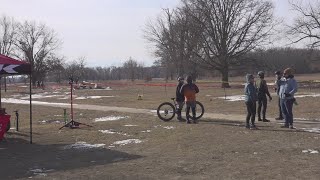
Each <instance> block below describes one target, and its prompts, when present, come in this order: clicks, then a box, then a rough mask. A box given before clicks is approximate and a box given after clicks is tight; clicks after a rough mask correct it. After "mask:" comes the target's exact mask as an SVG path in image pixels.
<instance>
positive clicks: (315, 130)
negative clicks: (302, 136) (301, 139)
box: [301, 128, 320, 133]
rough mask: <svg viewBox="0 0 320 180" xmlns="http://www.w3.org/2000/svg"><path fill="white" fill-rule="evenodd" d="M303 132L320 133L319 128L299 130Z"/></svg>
mask: <svg viewBox="0 0 320 180" xmlns="http://www.w3.org/2000/svg"><path fill="white" fill-rule="evenodd" d="M301 129H302V130H303V131H305V132H311V133H320V129H319V128H301Z"/></svg>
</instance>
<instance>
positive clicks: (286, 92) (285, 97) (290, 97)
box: [277, 68, 298, 129]
mask: <svg viewBox="0 0 320 180" xmlns="http://www.w3.org/2000/svg"><path fill="white" fill-rule="evenodd" d="M283 76H284V77H283V78H281V79H280V80H278V81H277V84H278V86H280V90H279V96H280V104H281V111H282V114H283V116H284V119H285V123H284V125H283V126H281V128H290V129H295V127H294V126H293V112H292V106H293V103H294V101H295V98H294V94H295V93H296V92H297V91H298V84H297V81H296V80H295V79H294V75H293V70H292V69H291V68H287V69H285V70H284V72H283Z"/></svg>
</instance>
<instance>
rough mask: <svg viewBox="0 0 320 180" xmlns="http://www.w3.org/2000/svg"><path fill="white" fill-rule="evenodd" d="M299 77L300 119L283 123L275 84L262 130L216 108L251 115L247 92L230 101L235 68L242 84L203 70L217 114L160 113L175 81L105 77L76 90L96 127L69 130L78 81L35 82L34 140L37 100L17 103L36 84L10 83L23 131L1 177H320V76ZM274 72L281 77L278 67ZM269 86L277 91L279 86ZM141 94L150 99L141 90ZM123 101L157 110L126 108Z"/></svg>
mask: <svg viewBox="0 0 320 180" xmlns="http://www.w3.org/2000/svg"><path fill="white" fill-rule="evenodd" d="M296 79H297V80H298V81H300V89H299V93H298V94H297V96H299V97H298V98H297V101H298V103H299V105H297V106H294V117H295V118H296V119H295V126H296V127H297V129H296V130H287V129H281V128H280V125H281V122H279V121H275V120H274V117H276V116H277V97H276V95H275V94H274V93H273V94H272V96H273V98H274V100H273V101H271V102H270V103H269V104H268V105H269V106H268V110H267V118H268V119H270V120H271V121H272V122H270V123H262V122H258V123H257V125H258V127H259V130H254V131H252V130H246V129H245V128H244V119H236V120H228V119H219V118H215V116H214V115H215V114H226V115H234V116H235V117H239V115H240V117H242V116H244V115H245V105H244V102H243V101H241V100H239V101H229V100H231V99H232V98H234V97H237V96H240V95H243V85H242V84H243V83H244V82H243V79H242V77H236V78H232V79H231V81H232V82H233V83H232V84H231V85H232V88H230V89H226V90H224V89H221V88H219V84H218V83H213V81H215V80H210V81H206V80H199V81H198V85H199V87H200V93H199V94H198V96H197V99H198V100H199V101H201V102H202V103H203V104H204V106H205V113H208V114H212V117H210V118H202V119H201V120H200V122H199V124H191V125H188V124H186V123H181V122H178V121H177V120H176V119H173V120H172V121H170V122H163V121H161V120H159V118H158V117H156V116H155V114H154V113H152V110H155V109H156V108H157V106H158V105H159V104H160V103H161V102H164V101H169V102H170V97H174V95H175V87H174V86H171V85H172V84H173V85H174V84H175V83H176V82H174V81H172V82H168V83H167V86H160V85H163V84H164V82H161V81H157V82H149V83H144V82H135V83H132V82H123V81H122V82H105V87H107V86H109V87H111V88H110V89H107V90H89V89H83V90H75V100H74V103H75V104H77V105H79V107H80V105H83V106H85V105H96V107H97V109H92V108H91V109H89V108H88V109H86V108H82V109H78V108H76V109H75V110H74V119H75V120H76V121H79V122H82V123H86V124H88V125H92V126H93V127H85V126H83V127H81V128H80V129H69V128H63V129H62V130H59V128H60V127H62V126H63V125H64V118H63V109H64V108H66V109H67V113H68V114H69V113H70V109H69V104H68V103H69V102H70V95H69V94H68V93H69V87H68V86H67V85H53V84H49V85H47V88H46V89H45V90H34V94H33V101H35V104H33V142H34V143H33V144H29V106H28V105H24V104H19V103H12V102H15V101H13V100H12V99H14V100H16V102H21V101H25V100H27V101H28V99H27V96H28V94H27V93H28V91H27V90H26V89H18V88H17V86H18V85H12V86H9V87H8V91H7V92H6V93H5V92H2V101H3V103H2V104H3V106H4V107H5V108H6V109H7V112H8V113H9V114H11V115H12V116H13V117H12V118H11V119H12V120H14V113H13V111H15V110H19V115H20V116H19V117H20V131H19V132H16V131H15V130H13V129H12V130H10V131H9V132H8V133H7V134H6V138H5V140H4V141H2V142H0V159H1V161H0V162H1V164H0V175H1V178H0V179H2V178H3V179H29V178H32V179H319V178H320V171H319V170H320V167H319V160H320V155H319V151H320V142H319V138H320V130H319V129H320V119H319V118H318V117H319V115H320V113H319V110H318V109H319V103H318V101H319V100H320V95H319V94H320V91H319V88H318V86H317V83H316V82H313V83H309V80H317V79H320V76H319V75H303V76H302V75H301V76H299V75H298V76H296ZM267 81H268V83H272V82H273V79H272V77H270V78H267ZM269 90H270V92H273V87H272V86H269ZM138 94H139V95H142V100H137V96H138ZM225 95H226V96H225ZM224 97H226V100H225V99H224ZM17 100H19V101H17ZM37 101H40V102H46V103H48V104H49V105H46V106H44V105H38V104H37V103H36V102H37ZM6 102H11V103H6ZM50 103H65V104H66V105H64V106H61V107H58V106H55V107H53V106H50ZM104 107H105V108H104ZM107 107H119V110H120V111H108V108H107ZM121 107H127V108H137V109H148V110H150V113H137V112H134V110H133V112H123V111H121V109H122V108H121ZM123 109H124V108H123ZM12 125H13V126H14V122H12Z"/></svg>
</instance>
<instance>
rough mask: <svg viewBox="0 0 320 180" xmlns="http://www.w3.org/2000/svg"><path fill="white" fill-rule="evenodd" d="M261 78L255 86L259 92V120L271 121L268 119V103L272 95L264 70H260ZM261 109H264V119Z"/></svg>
mask: <svg viewBox="0 0 320 180" xmlns="http://www.w3.org/2000/svg"><path fill="white" fill-rule="evenodd" d="M258 76H259V79H258V80H257V81H256V83H255V86H256V89H257V93H258V121H263V122H270V121H269V120H268V119H266V112H267V105H268V100H267V96H268V97H269V101H271V100H272V97H271V95H270V93H269V90H268V86H267V82H266V80H264V72H263V71H259V72H258ZM261 109H262V119H261Z"/></svg>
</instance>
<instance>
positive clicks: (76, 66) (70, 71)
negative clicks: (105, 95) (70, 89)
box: [65, 57, 86, 83]
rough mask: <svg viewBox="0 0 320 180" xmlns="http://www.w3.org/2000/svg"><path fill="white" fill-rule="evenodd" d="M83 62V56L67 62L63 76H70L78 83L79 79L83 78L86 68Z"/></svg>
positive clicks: (84, 61)
mask: <svg viewBox="0 0 320 180" xmlns="http://www.w3.org/2000/svg"><path fill="white" fill-rule="evenodd" d="M85 63H86V58H85V57H80V58H78V59H77V60H74V61H71V62H69V63H67V65H66V67H65V77H66V78H67V79H69V78H72V79H73V80H74V81H75V82H76V83H78V81H79V80H83V78H84V75H85V68H86V67H85Z"/></svg>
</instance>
